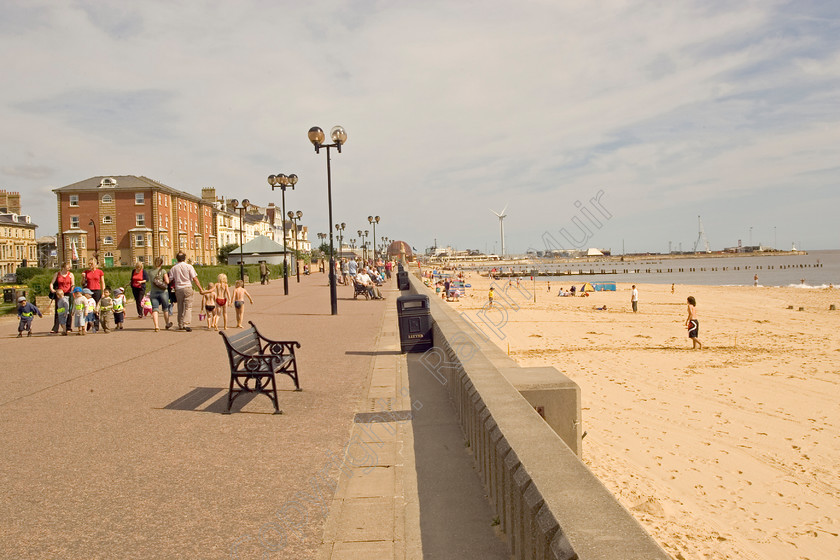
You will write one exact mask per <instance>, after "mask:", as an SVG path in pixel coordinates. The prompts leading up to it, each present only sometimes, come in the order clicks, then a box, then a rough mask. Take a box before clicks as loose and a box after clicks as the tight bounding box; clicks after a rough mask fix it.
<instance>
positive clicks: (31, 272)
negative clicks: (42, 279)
mask: <svg viewBox="0 0 840 560" xmlns="http://www.w3.org/2000/svg"><path fill="white" fill-rule="evenodd" d="M47 273H50V274H55V271H54V270H53V271H50V269H48V268H38V267H37V266H27V267H21V266H19V267H18V269H17V270H16V271H15V274H16V275H17V281H18V284H26V282H27V281H28V280H29V279H30V278H32V277H33V276H38V275H39V274H47Z"/></svg>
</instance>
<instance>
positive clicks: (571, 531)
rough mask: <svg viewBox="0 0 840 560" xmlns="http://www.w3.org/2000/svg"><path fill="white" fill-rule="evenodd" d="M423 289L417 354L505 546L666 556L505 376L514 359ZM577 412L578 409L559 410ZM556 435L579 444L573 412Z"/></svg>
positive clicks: (530, 555)
mask: <svg viewBox="0 0 840 560" xmlns="http://www.w3.org/2000/svg"><path fill="white" fill-rule="evenodd" d="M409 279H410V282H411V290H410V291H411V293H421V294H427V295H429V294H430V293H429V291H428V289H427V288H426V287H425V286H424V285H423V283H422V281H421V280H420V279H419V278H417V277H415V276H414V275H411V274H410V275H409ZM431 295H432V297H430V300H431V302H430V303H431V315H432V319H433V327H432V328H433V337H434V347H433V348H432V349H430V350H429V351H427V352H426V353H425V354H424V355H423V356H421V358H420V361H421V363H422V364H423V366H424V367H425V368H426V369H427V370H428V371H429V373H430V374H431V375H434V376H435V378H436V379H438V381H440V382H441V383H443V384H444V385H445V386H446V387H447V389H448V391H449V395H450V399H451V401H452V404H453V406H454V407H455V410H456V412H457V414H458V418H459V421H460V424H461V428H462V430H463V432H464V435H465V437H466V439H467V442H468V444H469V446H470V450H471V452H472V454H473V457H474V460H475V464H476V470H477V472H478V475H479V477H480V478H481V481H482V482H483V484H484V485H485V487H486V489H487V492H488V496H489V498H490V501H491V505H492V506H493V508H494V509H495V511H496V514H497V515H498V518H499V522H500V526H501V528H502V530H503V531H504V532H505V534H506V536H507V539H508V545H509V547H510V550H511V553H512V554H513V556H514V557H515V558H517V559H523V560H524V559H534V558H537V559H543V558H545V559H557V560H574V559H578V558H579V559H584V560H589V559H601V558H603V559H608V558H609V559H614V558H621V559H622V560H642V559H644V560H657V559H661V560H668V559H669V558H670V557H669V556H668V554H667V553H666V552H665V551H664V550H663V549H662V548H661V547H660V546H659V545H658V544H657V543H656V541H654V540H653V539H652V538H651V537H650V535H648V533H647V532H645V530H644V528H643V527H642V526H641V525H640V524H639V523H638V521H636V519H635V518H634V517H633V516H632V515H631V514H630V512H628V511H627V510H626V509H625V508H624V507H623V506H622V505H621V504H620V503H619V502H618V500H616V499H615V497H614V496H613V495H612V494H611V493H610V492H609V490H607V488H606V487H605V486H604V485H603V484H602V483H601V482H600V481H599V480H598V479H597V478H596V477H595V475H594V474H592V472H591V471H590V470H589V469H588V468H587V467H586V465H584V464H583V462H581V460H580V459H579V457H578V455H576V453H575V451H577V449H576V450H575V451H573V450H572V448H570V446H569V445H567V444H566V443H564V441H563V439H561V437H560V436H559V435H558V433H557V432H556V431H555V430H554V429H552V427H550V426H549V424H548V423H546V422H545V421H544V420H543V419H542V418H541V417H540V415H539V414H538V413H537V411H536V410H535V409H534V407H533V406H532V405H531V404H530V403H529V402H528V400H526V398H525V397H523V395H522V394H520V392H519V391H517V389H516V388H515V387H514V385H513V384H512V383H511V381H509V380H508V378H507V377H506V376H505V372H506V371H507V372H510V371H515V370H516V368H518V365H517V364H516V363H515V362H514V361H513V360H511V359H510V358H509V357H507V356H506V355H505V354H504V353H503V352H502V351H501V350H499V348H498V347H497V346H496V345H495V344H493V343H492V341H489V340H487V339H486V338H485V337H484V336H483V335H482V334H481V332H480V330H479V329H478V328H477V327H476V325H474V324H471V323H470V322H469V321H468V320H465V319H464V318H462V317H461V316H459V315H458V314H457V313H455V312H454V311H453V310H452V309H451V308H449V307H448V306H447V305H446V304H445V303H444V302H441V301H440V300H439V299H438V298H436V297H433V294H431ZM523 369H525V368H523ZM577 406H578V407H579V401H578V404H577ZM567 412H568V411H567ZM579 417H580V413H579V410H576V411H571V413H570V414H568V415H567V418H577V419H579ZM565 437H566V439H567V440H568V441H570V443H572V446H571V447H575V445H578V446H579V444H580V439H579V438H580V426H579V422H578V426H576V427H575V429H572V430H571V431H568V432H567V433H566V434H565ZM569 438H572V439H569ZM575 438H576V439H575Z"/></svg>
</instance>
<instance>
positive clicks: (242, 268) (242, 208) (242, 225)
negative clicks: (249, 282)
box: [231, 198, 250, 283]
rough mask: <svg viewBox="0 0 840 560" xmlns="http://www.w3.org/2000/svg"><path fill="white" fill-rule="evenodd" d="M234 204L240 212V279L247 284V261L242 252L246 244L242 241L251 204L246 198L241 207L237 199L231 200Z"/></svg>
mask: <svg viewBox="0 0 840 560" xmlns="http://www.w3.org/2000/svg"><path fill="white" fill-rule="evenodd" d="M231 203H233V206H234V208H236V209H237V210H239V279H240V280H242V282H243V283H244V282H245V260H244V255H243V252H242V246H243V245H244V244H245V243H244V241H243V239H242V234H243V233H244V232H245V209H246V208H247V207H248V204H250V201H249V200H248V199H247V198H246V199H245V200H243V201H242V205H241V206H240V204H239V201H237V200H236V199H233V200H231Z"/></svg>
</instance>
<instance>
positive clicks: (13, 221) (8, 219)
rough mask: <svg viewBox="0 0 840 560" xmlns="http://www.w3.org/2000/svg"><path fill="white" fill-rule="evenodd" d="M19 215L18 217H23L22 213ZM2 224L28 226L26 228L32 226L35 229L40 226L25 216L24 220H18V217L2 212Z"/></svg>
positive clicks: (0, 215)
mask: <svg viewBox="0 0 840 560" xmlns="http://www.w3.org/2000/svg"><path fill="white" fill-rule="evenodd" d="M17 216H18V218H20V217H21V216H20V215H17ZM0 224H3V225H10V226H20V227H26V228H32V229H35V228H36V227H38V226H36V225H35V224H33V223H32V222H27V221H26V219H25V218H24V220H23V221H17V220H16V219H14V218H13V217H12V214H0Z"/></svg>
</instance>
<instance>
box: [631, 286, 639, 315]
mask: <svg viewBox="0 0 840 560" xmlns="http://www.w3.org/2000/svg"><path fill="white" fill-rule="evenodd" d="M630 304H631V305H632V306H633V313H635V312H637V311H638V310H639V290H637V289H636V285H635V284H633V291H632V292H631V293H630Z"/></svg>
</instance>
